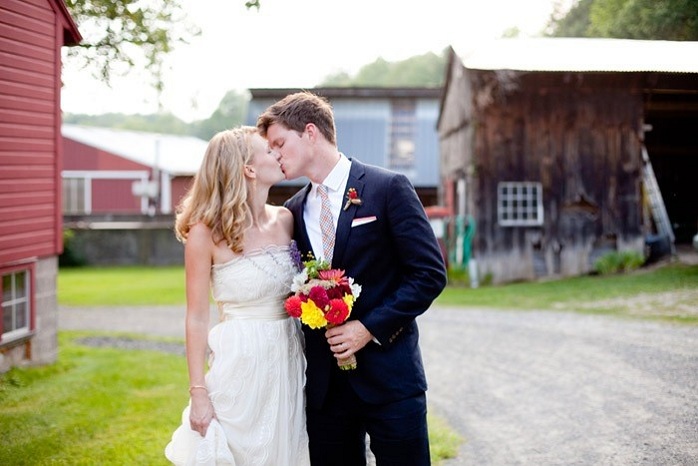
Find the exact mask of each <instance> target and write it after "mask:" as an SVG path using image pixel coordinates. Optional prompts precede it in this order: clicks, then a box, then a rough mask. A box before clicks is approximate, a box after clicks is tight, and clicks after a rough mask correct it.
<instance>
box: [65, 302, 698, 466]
mask: <svg viewBox="0 0 698 466" xmlns="http://www.w3.org/2000/svg"><path fill="white" fill-rule="evenodd" d="M59 319H60V320H59V327H60V328H61V329H73V330H78V329H80V330H83V329H84V330H110V331H131V332H136V333H144V334H150V335H158V336H175V337H183V334H184V309H183V308H182V307H154V308H119V309H72V308H63V309H61V310H60V314H59ZM419 324H420V328H421V336H422V339H421V342H422V351H423V356H424V360H425V365H426V370H427V377H428V379H429V384H430V389H429V392H428V399H429V406H430V407H431V409H432V411H433V412H434V413H436V414H438V415H439V416H441V417H444V418H446V419H447V421H448V422H449V424H450V425H451V426H452V427H453V428H454V429H455V430H457V431H458V432H459V433H460V434H461V435H462V436H463V437H464V439H465V442H464V443H463V444H462V446H461V448H460V453H459V456H458V458H456V459H454V460H450V461H448V462H446V465H447V466H458V465H469V466H470V465H473V466H485V465H493V466H499V465H536V466H539V465H540V466H546V465H696V464H698V327H695V326H679V325H673V324H666V323H658V322H650V321H640V320H630V319H619V318H614V317H608V316H591V315H583V314H573V313H564V312H553V311H543V312H536V311H494V310H477V309H450V308H439V307H435V308H432V309H430V310H429V311H428V312H427V313H426V314H424V315H423V316H422V317H420V318H419Z"/></svg>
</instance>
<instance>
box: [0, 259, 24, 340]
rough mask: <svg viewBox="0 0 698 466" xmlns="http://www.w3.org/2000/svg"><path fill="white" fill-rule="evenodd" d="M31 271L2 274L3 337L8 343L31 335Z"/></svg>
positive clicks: (1, 311)
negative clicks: (28, 334)
mask: <svg viewBox="0 0 698 466" xmlns="http://www.w3.org/2000/svg"><path fill="white" fill-rule="evenodd" d="M29 279H30V274H29V270H14V271H12V272H7V273H3V274H2V307H0V314H2V337H1V338H0V340H2V341H7V340H12V339H14V338H16V337H19V336H22V335H25V334H27V333H29V330H30V324H31V306H30V303H31V300H30V296H31V294H30V289H29V284H30V280H29Z"/></svg>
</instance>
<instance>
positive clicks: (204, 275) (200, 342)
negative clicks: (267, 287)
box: [184, 224, 214, 436]
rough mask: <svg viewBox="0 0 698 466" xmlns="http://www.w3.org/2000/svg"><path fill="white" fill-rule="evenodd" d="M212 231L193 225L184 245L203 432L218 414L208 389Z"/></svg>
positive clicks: (195, 424)
mask: <svg viewBox="0 0 698 466" xmlns="http://www.w3.org/2000/svg"><path fill="white" fill-rule="evenodd" d="M212 245H213V242H212V240H211V231H210V230H209V229H208V228H207V227H205V226H203V225H201V224H199V225H195V226H194V227H192V229H191V230H190V232H189V236H188V238H187V242H186V244H185V246H184V264H185V266H184V268H185V274H186V293H187V316H186V351H187V366H188V368H189V387H190V388H189V392H190V394H191V410H190V413H189V421H190V423H191V428H192V430H195V431H197V432H199V433H200V434H201V435H202V436H203V435H205V434H206V429H208V425H209V424H210V422H211V419H212V417H213V415H214V413H213V406H212V405H211V402H210V400H209V397H208V391H207V389H206V381H205V377H204V376H205V374H206V350H207V341H208V330H209V318H210V317H209V316H210V314H209V312H210V311H209V293H210V274H211V264H212V262H213V246H212Z"/></svg>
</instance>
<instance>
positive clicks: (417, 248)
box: [285, 159, 446, 408]
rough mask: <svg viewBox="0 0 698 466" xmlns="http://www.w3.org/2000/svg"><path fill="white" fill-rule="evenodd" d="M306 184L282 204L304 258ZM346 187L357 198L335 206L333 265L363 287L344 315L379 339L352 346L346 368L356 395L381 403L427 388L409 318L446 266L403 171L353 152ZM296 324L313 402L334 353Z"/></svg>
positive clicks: (429, 297)
mask: <svg viewBox="0 0 698 466" xmlns="http://www.w3.org/2000/svg"><path fill="white" fill-rule="evenodd" d="M310 187H311V186H310V184H308V185H307V186H306V187H305V188H303V189H301V190H300V191H299V192H298V193H296V194H295V195H294V196H293V197H292V198H291V199H289V200H288V201H286V203H285V205H286V207H288V208H289V209H290V210H291V212H292V213H293V217H294V237H295V239H296V242H297V243H298V248H299V249H300V251H301V254H303V255H304V257H303V258H304V259H305V254H307V253H308V252H309V251H311V250H312V247H311V245H310V240H309V238H308V234H307V231H306V229H305V221H304V219H303V208H304V205H305V199H306V197H307V195H308V192H309V191H310ZM350 188H354V189H356V191H357V193H358V196H359V198H360V199H361V200H362V204H361V205H360V206H357V205H351V206H350V207H349V208H348V209H346V210H344V209H342V210H341V211H340V215H339V220H338V225H337V234H336V242H335V249H334V257H333V260H332V267H333V268H338V269H343V270H345V272H346V275H347V276H349V277H353V278H354V280H355V281H356V283H358V284H359V285H361V286H362V292H361V295H360V296H359V298H358V299H357V300H356V302H355V303H354V308H353V310H352V313H351V316H350V319H358V320H359V321H361V323H363V325H364V326H365V327H366V328H367V329H368V330H369V331H370V332H371V333H372V334H373V336H374V337H376V339H377V340H378V341H379V342H380V344H377V343H375V342H369V343H368V344H367V345H366V346H365V347H364V348H362V349H361V350H359V351H358V352H357V353H356V359H357V365H358V367H357V369H356V370H352V371H348V372H347V375H348V378H349V380H350V383H351V384H352V388H353V389H354V391H355V392H356V394H357V395H358V396H359V397H360V398H361V399H363V400H364V401H366V402H368V403H379V404H380V403H388V402H392V401H397V400H401V399H404V398H407V397H410V396H415V395H417V394H419V393H421V392H424V391H426V389H427V382H426V378H425V375H424V367H423V366H422V356H421V353H420V350H419V346H418V339H419V331H418V328H417V323H416V322H415V318H416V317H417V316H419V315H420V314H422V313H423V312H424V311H426V310H427V308H428V307H429V306H430V305H431V303H432V301H433V300H434V299H435V298H436V297H437V296H438V295H439V294H440V293H441V291H442V290H443V288H444V287H445V286H446V270H445V266H444V261H443V256H442V255H441V250H440V248H439V246H438V243H437V240H436V238H435V236H434V233H433V230H432V228H431V225H430V224H429V221H428V219H427V217H426V214H425V212H424V208H423V206H422V204H421V202H420V201H419V198H418V197H417V193H416V192H415V190H414V187H413V186H412V184H411V183H410V181H409V180H408V179H407V177H405V176H404V175H401V174H398V173H394V172H391V171H388V170H385V169H382V168H379V167H374V166H370V165H365V164H362V163H360V162H359V161H357V160H356V159H353V160H352V164H351V170H350V173H349V180H348V182H347V186H346V189H347V190H348V189H350ZM342 207H344V206H342ZM367 217H369V218H370V217H375V221H372V222H369V223H365V224H363V225H356V226H353V227H352V221H353V220H355V219H360V218H367ZM317 252H318V251H316V253H317ZM320 255H322V254H321V253H320ZM315 257H318V254H315ZM303 331H304V333H305V341H306V358H307V361H308V366H307V384H306V394H307V403H308V405H309V406H311V407H313V408H319V407H320V406H321V405H322V403H323V401H324V399H325V396H326V394H327V389H328V385H329V380H330V371H331V370H335V367H336V365H337V360H336V359H335V358H334V356H333V354H332V352H331V351H330V348H329V344H328V343H327V340H326V339H325V336H324V334H325V330H324V329H320V330H312V329H310V328H309V327H307V326H305V325H304V326H303Z"/></svg>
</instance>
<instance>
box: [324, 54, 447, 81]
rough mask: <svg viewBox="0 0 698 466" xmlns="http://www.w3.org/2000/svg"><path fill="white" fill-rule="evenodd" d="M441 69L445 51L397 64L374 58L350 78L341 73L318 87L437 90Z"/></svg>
mask: <svg viewBox="0 0 698 466" xmlns="http://www.w3.org/2000/svg"><path fill="white" fill-rule="evenodd" d="M445 67H446V51H445V50H444V52H443V53H442V54H441V55H440V56H439V55H437V54H435V53H433V52H429V53H425V54H424V55H417V56H414V57H410V58H408V59H406V60H402V61H397V62H389V61H386V60H385V59H383V58H378V59H377V60H376V61H374V62H373V63H370V64H368V65H364V66H363V67H362V68H361V69H359V71H358V73H357V74H356V76H354V77H353V78H352V77H351V76H350V75H349V74H347V73H346V72H343V71H342V72H339V73H336V74H333V75H330V76H328V77H327V78H325V79H324V80H323V82H322V83H321V84H320V86H321V87H322V86H325V87H328V86H336V87H349V86H367V87H369V86H375V87H439V86H441V85H442V84H443V78H444V68H445Z"/></svg>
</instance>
